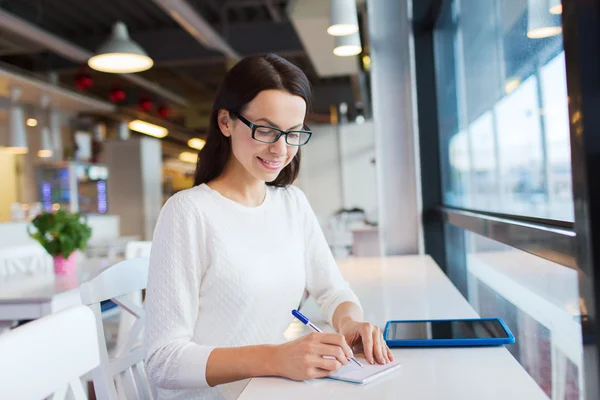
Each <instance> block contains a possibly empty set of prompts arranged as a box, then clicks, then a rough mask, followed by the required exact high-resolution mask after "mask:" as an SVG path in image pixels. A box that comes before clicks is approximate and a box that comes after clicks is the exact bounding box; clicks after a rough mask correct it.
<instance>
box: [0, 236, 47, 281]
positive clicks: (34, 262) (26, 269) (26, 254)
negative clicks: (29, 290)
mask: <svg viewBox="0 0 600 400" xmlns="http://www.w3.org/2000/svg"><path fill="white" fill-rule="evenodd" d="M52 268H53V261H52V256H51V255H50V254H48V253H47V252H46V250H45V249H44V248H43V247H42V246H41V245H40V244H38V243H36V242H34V243H32V244H25V245H21V246H10V247H4V248H0V276H7V275H13V274H18V273H44V272H49V271H52Z"/></svg>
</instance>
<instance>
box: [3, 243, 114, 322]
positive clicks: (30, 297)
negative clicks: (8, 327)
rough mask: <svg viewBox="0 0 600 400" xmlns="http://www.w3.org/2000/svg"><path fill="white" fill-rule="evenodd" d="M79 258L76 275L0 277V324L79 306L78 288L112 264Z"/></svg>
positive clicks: (38, 274) (36, 274) (48, 273)
mask: <svg viewBox="0 0 600 400" xmlns="http://www.w3.org/2000/svg"><path fill="white" fill-rule="evenodd" d="M78 256H79V257H80V259H79V261H78V266H77V274H73V275H62V276H55V275H54V272H53V271H50V272H46V273H35V274H13V275H9V276H0V322H2V321H17V320H24V319H37V318H41V317H43V316H45V315H48V314H51V313H54V312H56V311H60V310H62V309H65V308H67V307H70V306H73V305H78V304H81V298H80V295H79V285H80V284H81V283H82V282H84V281H86V280H88V279H90V278H91V277H92V276H94V275H95V274H97V273H98V272H99V271H101V270H103V269H104V268H106V267H108V266H110V265H112V262H110V261H109V260H108V259H86V258H83V256H82V255H81V254H79V255H78Z"/></svg>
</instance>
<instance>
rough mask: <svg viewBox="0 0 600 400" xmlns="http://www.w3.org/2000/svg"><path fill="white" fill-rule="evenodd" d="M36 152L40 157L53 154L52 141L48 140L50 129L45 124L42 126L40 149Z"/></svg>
mask: <svg viewBox="0 0 600 400" xmlns="http://www.w3.org/2000/svg"><path fill="white" fill-rule="evenodd" d="M37 154H38V157H40V158H49V157H52V155H53V154H54V151H53V150H52V141H51V140H50V129H48V127H47V126H44V127H43V128H42V141H41V146H40V150H39V151H38V153H37Z"/></svg>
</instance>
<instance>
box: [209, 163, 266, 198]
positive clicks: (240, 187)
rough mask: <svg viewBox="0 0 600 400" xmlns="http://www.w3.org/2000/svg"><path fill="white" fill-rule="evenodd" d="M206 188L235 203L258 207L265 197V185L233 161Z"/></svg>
mask: <svg viewBox="0 0 600 400" xmlns="http://www.w3.org/2000/svg"><path fill="white" fill-rule="evenodd" d="M208 186H209V187H210V188H211V189H213V190H216V191H217V192H219V193H220V194H221V195H223V196H225V197H227V198H228V199H230V200H233V201H235V202H236V203H239V204H242V205H244V206H247V207H258V206H259V205H261V204H262V203H263V201H264V200H265V196H266V190H267V185H266V184H265V182H263V181H259V180H258V179H256V178H255V177H254V176H252V175H251V174H250V173H248V171H246V169H245V168H244V167H243V166H242V165H240V164H239V162H238V161H237V160H235V159H233V160H231V159H230V160H229V162H228V163H227V166H226V167H225V169H224V170H223V173H222V174H221V176H219V177H218V178H217V179H215V180H213V181H210V182H208Z"/></svg>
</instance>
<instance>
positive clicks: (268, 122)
mask: <svg viewBox="0 0 600 400" xmlns="http://www.w3.org/2000/svg"><path fill="white" fill-rule="evenodd" d="M257 121H265V122H266V123H267V124H269V125H271V126H272V127H274V128H279V129H282V128H281V127H280V126H279V125H277V124H276V123H275V122H273V121H271V120H270V119H268V118H259V119H257ZM303 125H304V124H298V125H294V126H292V127H291V128H290V129H288V130H289V131H291V130H294V129H298V128H302V126H303Z"/></svg>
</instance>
